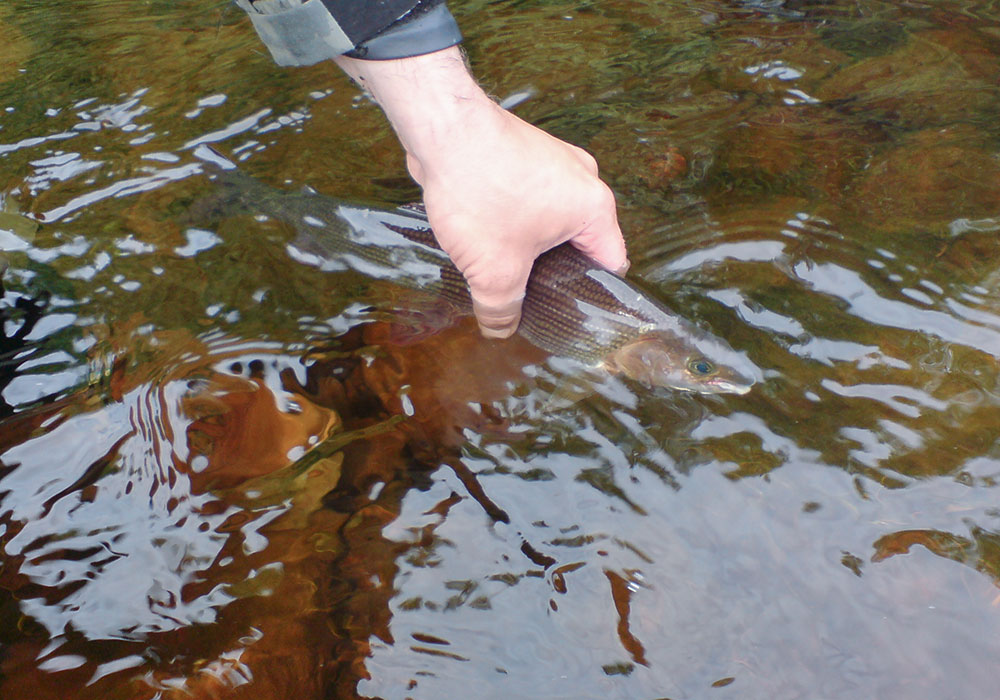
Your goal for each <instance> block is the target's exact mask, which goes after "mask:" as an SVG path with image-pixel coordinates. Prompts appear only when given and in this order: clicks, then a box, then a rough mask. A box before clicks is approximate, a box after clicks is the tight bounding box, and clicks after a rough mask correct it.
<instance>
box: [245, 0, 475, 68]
mask: <svg viewBox="0 0 1000 700" xmlns="http://www.w3.org/2000/svg"><path fill="white" fill-rule="evenodd" d="M236 4H237V5H239V6H240V7H241V8H243V9H244V10H246V12H247V13H248V14H249V15H250V19H251V21H252V22H253V26H254V28H255V29H256V30H257V33H258V34H259V35H260V38H261V39H262V40H263V41H264V44H265V45H266V46H267V48H268V50H269V51H270V52H271V55H272V56H273V57H274V60H275V61H276V62H277V63H278V65H282V66H306V65H312V64H313V63H319V62H320V61H324V60H327V59H330V58H333V57H334V56H338V55H340V54H348V55H350V56H352V57H355V58H364V59H370V60H381V59H390V58H406V57H408V56H418V55H421V54H425V53H431V52H432V51H438V50H440V49H444V48H447V47H449V46H454V45H455V44H457V43H459V42H460V41H461V40H462V35H461V32H459V29H458V25H457V24H456V23H455V20H454V18H453V17H452V16H451V13H450V12H448V8H447V6H446V5H445V4H444V0H236Z"/></svg>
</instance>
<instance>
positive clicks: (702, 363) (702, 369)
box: [688, 357, 716, 377]
mask: <svg viewBox="0 0 1000 700" xmlns="http://www.w3.org/2000/svg"><path fill="white" fill-rule="evenodd" d="M688 369H689V370H690V371H691V374H697V375H698V376H701V377H707V376H708V375H710V374H715V372H716V369H715V365H713V364H712V363H711V362H709V361H708V360H706V359H705V358H703V357H699V358H696V359H694V360H691V361H690V362H688Z"/></svg>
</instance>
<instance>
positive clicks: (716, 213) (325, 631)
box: [0, 2, 1000, 700]
mask: <svg viewBox="0 0 1000 700" xmlns="http://www.w3.org/2000/svg"><path fill="white" fill-rule="evenodd" d="M454 9H455V10H456V13H457V14H460V16H461V18H462V23H463V26H464V27H465V29H466V34H467V35H468V37H469V40H468V42H467V45H468V48H469V51H470V54H471V57H472V59H473V62H474V63H475V64H476V69H477V73H478V74H479V75H480V76H481V77H482V79H483V81H484V83H485V84H486V85H487V87H488V88H489V89H490V90H491V92H493V93H494V94H497V95H499V96H505V95H508V94H512V93H515V92H517V91H520V90H524V89H526V88H531V89H532V90H534V91H535V97H533V98H531V99H529V100H528V101H527V102H525V103H524V104H523V105H522V106H520V107H519V108H518V110H519V113H521V114H522V115H523V116H525V117H527V118H529V119H531V120H533V121H535V122H536V123H539V124H543V125H544V126H546V128H549V129H551V130H552V131H554V132H555V133H557V134H559V135H560V136H563V137H564V138H567V139H570V140H572V141H574V142H576V143H579V144H581V145H583V146H586V147H588V148H589V149H590V150H592V151H593V152H594V153H595V154H596V155H597V156H598V158H599V160H600V162H601V165H602V172H603V173H604V175H605V177H606V178H607V179H608V181H609V182H610V183H611V184H612V186H613V187H614V188H615V190H616V192H617V193H618V196H619V202H620V206H621V218H622V223H623V228H624V229H625V230H626V232H627V236H628V238H629V243H630V250H631V257H632V259H633V273H632V274H633V275H634V278H635V279H636V280H637V281H639V282H640V283H641V284H643V285H644V286H645V287H646V288H647V289H650V290H651V291H652V292H654V293H656V294H657V295H659V296H661V298H663V299H664V301H665V302H666V303H668V304H670V305H672V306H673V307H674V308H675V309H677V310H678V311H680V312H682V313H683V314H684V315H685V316H687V317H688V318H690V319H691V320H693V321H695V322H697V323H699V324H700V325H703V326H705V327H707V328H709V329H711V330H712V331H714V332H715V333H717V334H720V335H723V336H725V337H726V338H727V339H728V340H729V341H730V343H731V344H732V345H733V346H734V347H737V348H738V349H741V350H745V351H746V352H747V353H748V354H749V355H750V356H751V358H752V359H753V360H754V361H755V362H756V363H757V364H758V365H759V366H760V367H761V368H763V369H764V371H765V374H766V377H767V380H766V382H765V383H764V384H762V385H761V386H759V387H756V388H755V389H754V391H753V392H752V393H751V394H749V395H748V396H744V397H715V398H704V397H691V396H687V395H682V394H671V393H662V394H656V395H652V394H649V393H646V392H644V391H643V390H642V389H641V388H639V387H635V386H632V385H625V384H622V383H619V382H616V381H611V380H609V381H608V382H606V383H605V384H603V385H601V386H599V387H597V392H596V393H595V394H594V395H593V396H591V397H588V398H585V399H583V400H580V401H578V402H576V403H574V404H572V405H568V406H564V405H562V403H563V402H558V401H556V402H553V401H552V394H553V392H556V393H558V388H559V386H560V382H561V379H562V378H561V375H560V373H559V368H558V363H554V364H553V363H547V362H545V360H544V358H539V357H538V355H537V353H536V352H534V351H533V350H532V349H531V348H530V347H528V346H526V344H524V343H522V342H520V341H516V340H515V341H512V342H510V343H507V344H503V345H500V346H498V345H496V344H490V343H486V342H483V341H480V340H479V339H478V338H477V337H476V334H475V333H474V331H473V329H472V328H471V325H470V324H469V323H468V322H467V321H466V322H460V323H458V324H457V325H455V326H453V327H449V328H447V329H445V330H443V331H441V332H438V333H436V334H433V335H431V336H430V337H426V338H422V339H419V340H418V342H413V337H412V334H413V331H414V327H416V329H417V331H418V338H419V335H421V334H419V330H420V328H422V327H423V325H424V321H426V318H425V317H424V316H419V315H418V316H414V315H413V311H412V310H413V308H414V307H418V308H420V309H423V310H424V311H422V313H427V314H431V316H432V320H433V308H432V307H431V308H430V309H428V308H427V306H426V305H427V301H426V300H414V299H410V298H409V297H407V296H404V294H405V293H403V292H400V293H399V296H390V294H389V292H388V291H387V290H386V289H384V288H380V287H377V286H374V285H372V284H370V283H369V282H368V281H366V280H364V279H360V278H357V277H353V276H352V277H348V276H344V275H322V274H321V273H319V272H317V271H315V270H313V269H311V268H309V267H306V266H303V265H299V264H298V263H295V262H294V261H293V260H292V259H291V258H289V256H288V255H287V253H286V251H285V244H286V243H287V242H288V241H289V240H290V239H291V238H292V236H293V232H291V231H289V230H286V229H283V228H282V227H281V226H279V225H277V224H275V223H273V222H270V221H258V220H256V219H254V218H253V217H252V216H248V215H230V216H225V217H222V218H221V219H220V218H219V217H206V216H204V212H203V206H202V203H203V202H204V201H205V200H204V198H205V197H206V196H208V197H210V194H211V187H212V186H211V183H210V181H209V179H208V177H207V176H206V166H205V165H204V163H203V162H202V161H201V160H199V159H198V158H196V157H195V156H194V151H195V149H196V148H197V146H198V145H201V144H206V143H208V144H213V145H215V146H216V147H217V148H219V150H221V151H222V152H224V153H226V154H227V155H230V156H232V157H234V158H236V159H239V160H240V161H241V163H242V167H243V168H244V169H245V170H246V171H247V172H249V173H250V174H252V175H254V176H255V177H258V178H259V179H262V180H264V181H266V182H268V183H270V184H273V185H278V186H286V187H289V188H297V187H300V186H302V185H303V184H306V183H308V184H310V185H311V186H313V187H315V188H316V189H319V190H321V191H324V192H327V193H330V194H335V195H337V196H340V197H343V198H346V199H353V200H358V201H367V202H371V201H375V202H381V203H384V204H386V205H390V204H394V203H399V202H405V201H409V200H412V199H415V198H416V196H417V194H418V193H417V192H416V191H415V189H414V188H413V186H412V185H410V184H409V183H408V182H407V181H406V180H405V179H404V178H403V177H402V175H403V173H404V170H403V167H402V159H401V157H400V155H399V153H398V149H397V146H396V145H395V142H394V140H393V138H392V136H391V134H390V133H389V132H388V130H387V129H386V127H385V125H384V123H383V122H382V121H381V119H380V118H379V116H378V113H377V111H376V110H375V109H374V108H373V107H371V106H370V105H368V104H367V103H365V102H364V101H362V100H359V99H357V96H356V93H355V91H354V90H353V89H352V88H351V87H350V86H348V85H347V84H346V82H345V81H344V80H343V79H342V78H340V77H339V76H338V75H337V74H336V73H335V72H334V71H333V70H331V68H329V67H317V68H310V69H305V70H299V71H291V72H289V71H282V70H279V69H276V68H274V67H273V66H272V65H271V64H270V62H269V59H267V57H266V56H264V55H263V54H261V53H260V47H259V45H258V44H257V42H256V39H255V37H253V36H252V32H251V30H250V28H249V27H248V26H247V24H246V22H245V21H244V20H243V18H242V17H241V16H240V14H239V13H238V12H237V11H235V10H232V9H229V8H228V7H227V6H221V5H220V6H206V5H202V4H198V3H180V4H177V3H173V4H166V3H164V4H154V5H152V6H148V7H147V6H144V7H142V8H138V7H136V6H135V5H134V4H131V3H121V2H101V3H89V4H88V6H87V7H76V6H74V7H73V8H72V11H70V9H69V6H68V5H62V4H55V5H47V6H44V7H40V6H38V5H37V4H27V3H10V4H9V7H8V6H5V8H4V9H3V10H2V11H0V24H2V26H3V28H4V30H5V36H6V37H7V43H6V45H5V48H4V49H3V50H2V51H0V80H2V81H3V82H2V84H0V110H2V111H0V173H2V176H3V177H2V180H0V189H2V192H3V210H4V211H3V213H2V214H0V229H2V230H0V246H2V248H3V250H4V253H3V255H4V260H5V261H6V263H7V265H8V266H9V269H8V270H7V273H6V275H5V277H4V294H3V298H2V306H0V310H2V313H3V314H4V326H3V329H4V335H5V340H3V341H2V345H0V382H2V383H3V387H2V389H0V398H2V399H3V404H2V405H0V410H2V412H3V413H2V415H3V418H2V423H0V528H2V529H0V547H2V552H3V559H2V566H0V645H2V647H0V696H2V697H4V698H7V697H11V698H21V697H23V698H29V697H30V698H49V697H51V698H55V697H59V698H65V697H73V698H118V697H121V698H153V697H162V698H171V697H190V696H192V695H193V696H194V697H204V698H211V697H242V696H250V695H253V696H256V697H273V698H284V697H298V698H311V697H317V698H318V697H353V696H359V697H382V698H404V697H413V698H442V697H445V698H450V697H464V696H467V695H470V694H473V692H474V694H475V695H476V696H477V697H498V698H499V697H532V698H536V697H537V698H590V697H593V698H598V697H601V698H604V697H612V698H616V697H620V698H648V699H649V700H652V699H654V698H663V697H668V698H673V699H675V700H676V699H677V698H701V697H719V698H726V697H740V698H746V697H750V698H801V697H824V698H855V697H878V698H942V697H955V698H973V697H991V696H992V694H993V688H995V685H996V681H997V676H998V673H997V671H996V669H995V659H996V657H997V652H998V650H1000V636H998V634H997V632H996V630H997V629H998V624H997V623H998V620H997V614H998V612H997V610H998V607H997V601H998V599H1000V593H998V591H997V580H998V577H1000V559H998V555H997V551H998V550H997V541H998V540H997V534H998V522H997V519H998V517H1000V510H998V508H997V505H996V487H997V479H998V474H1000V455H998V444H997V438H998V429H997V427H996V426H997V425H1000V383H998V374H1000V371H998V363H1000V272H998V270H997V265H998V260H1000V258H998V255H997V253H998V247H1000V243H998V241H1000V239H998V232H1000V218H998V217H1000V184H998V183H1000V177H998V176H1000V160H998V152H1000V134H998V128H1000V127H998V124H1000V122H998V121H997V119H996V114H997V107H998V100H1000V96H998V91H997V79H998V77H1000V67H998V62H997V56H998V55H1000V26H998V20H1000V16H998V14H997V11H996V9H995V8H993V7H992V6H991V5H988V4H985V5H976V4H967V5H959V4H957V3H954V4H950V3H946V4H944V5H942V4H940V3H936V4H934V5H927V6H920V5H914V6H908V7H906V8H900V7H897V6H895V5H893V4H889V3H885V4H872V5H869V6H866V7H865V8H863V9H859V8H858V7H857V6H855V5H853V4H847V3H830V4H826V5H822V6H814V5H810V4H805V3H803V4H796V3H792V2H786V3H738V2H731V3H699V4H694V5H693V4H690V3H666V4H664V3H633V4H624V3H602V4H600V5H583V6H580V5H565V4H560V3H520V4H516V5H515V4H506V5H505V4H500V5H489V6H486V5H485V4H478V3H456V4H455V6H454ZM373 303H375V304H376V306H377V309H376V310H375V311H372V310H371V305H372V304H373ZM395 307H400V308H403V309H407V311H405V312H404V313H403V314H393V313H391V312H390V310H391V309H392V308H395ZM430 325H434V323H431V324H430ZM422 335H426V333H423V334H422ZM472 688H474V689H475V690H474V691H472V690H470V689H472Z"/></svg>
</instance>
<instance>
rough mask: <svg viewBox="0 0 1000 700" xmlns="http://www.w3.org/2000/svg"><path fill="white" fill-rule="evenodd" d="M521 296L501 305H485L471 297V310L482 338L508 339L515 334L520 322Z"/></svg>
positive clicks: (522, 298) (522, 299) (522, 297)
mask: <svg viewBox="0 0 1000 700" xmlns="http://www.w3.org/2000/svg"><path fill="white" fill-rule="evenodd" d="M523 301H524V296H523V295H522V296H521V297H520V298H518V299H514V300H513V301H508V302H506V303H501V304H486V303H483V302H481V301H479V300H478V299H476V297H472V310H473V312H475V314H476V320H477V321H478V322H479V332H480V333H482V334H483V337H484V338H509V337H510V336H512V335H514V333H516V332H517V324H518V323H520V321H521V304H522V302H523Z"/></svg>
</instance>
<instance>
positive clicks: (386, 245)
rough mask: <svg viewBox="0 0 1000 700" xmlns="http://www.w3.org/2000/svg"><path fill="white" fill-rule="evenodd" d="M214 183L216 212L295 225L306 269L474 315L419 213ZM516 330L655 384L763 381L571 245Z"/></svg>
mask: <svg viewBox="0 0 1000 700" xmlns="http://www.w3.org/2000/svg"><path fill="white" fill-rule="evenodd" d="M215 179H216V181H217V184H218V192H217V193H216V194H215V196H214V197H215V199H214V203H212V204H211V205H210V206H211V207H212V208H214V209H217V210H218V209H221V210H222V212H224V213H226V214H230V215H232V214H236V213H246V214H251V215H254V216H259V215H261V214H263V215H266V216H269V217H271V218H274V219H277V220H279V221H283V222H285V223H287V224H289V225H290V226H291V227H293V228H294V229H295V231H296V232H297V236H296V238H295V240H294V241H293V242H292V243H291V244H290V246H289V250H290V253H291V254H292V255H293V257H295V258H296V259H298V260H299V261H300V262H304V263H308V264H311V265H315V266H318V267H320V268H321V269H329V270H338V269H345V268H348V269H353V270H355V271H357V272H360V273H362V274H365V275H369V276H372V277H375V278H380V279H387V280H389V281H391V282H393V283H395V284H398V285H401V286H404V287H411V288H415V289H420V290H422V291H425V292H431V293H434V294H436V295H438V296H439V297H441V298H442V299H444V300H446V301H447V302H449V303H450V304H452V305H453V306H454V307H455V308H456V310H458V311H460V312H465V313H471V312H472V302H471V297H470V295H469V289H468V286H467V285H466V282H465V278H464V277H463V276H462V274H461V272H459V270H458V269H457V268H456V267H455V266H454V265H453V264H452V262H451V260H450V259H449V258H448V256H447V255H446V254H445V253H444V252H443V251H442V250H441V249H440V247H439V246H438V244H437V241H436V239H435V238H434V234H433V231H432V230H431V228H430V225H429V222H428V220H427V216H426V214H425V212H424V211H423V208H422V207H419V206H408V207H400V208H398V209H395V210H382V209H377V208H369V207H361V206H357V205H354V204H350V203H346V202H342V201H339V200H336V199H334V198H332V197H327V196H325V195H322V194H319V193H316V192H314V191H305V192H287V191H282V190H278V189H275V188H272V187H269V186H267V185H264V184H263V183H261V182H258V181H257V180H254V179H253V178H250V177H249V176H247V175H245V174H243V173H241V172H239V171H236V170H227V171H224V172H221V173H219V174H218V175H216V177H215ZM216 213H219V212H218V211H217V212H216ZM518 333H519V334H520V335H521V336H523V337H524V338H525V339H527V340H528V341H529V342H531V343H532V344H534V345H535V346H537V347H539V348H541V349H542V350H544V351H546V352H548V353H551V354H553V355H558V356H562V357H570V358H574V359H577V360H579V361H582V362H584V363H586V364H588V365H603V366H604V367H606V368H607V369H609V370H611V371H619V372H622V373H624V374H625V375H627V376H629V377H631V378H633V379H636V380H637V381H640V382H643V383H645V384H647V385H650V386H664V387H671V388H675V389H681V390H685V391H697V392H701V393H740V394H742V393H746V392H747V391H748V390H749V388H750V386H752V385H753V384H754V382H755V381H756V379H757V378H758V377H759V375H760V372H759V370H758V369H757V367H756V366H755V365H754V364H753V363H752V362H750V360H749V359H747V357H746V356H745V355H744V354H742V353H738V352H736V351H734V350H733V349H732V348H731V347H729V345H728V344H727V343H726V342H725V341H723V340H721V339H720V338H717V337H715V336H713V335H711V334H709V333H707V332H705V331H704V330H702V329H700V328H698V327H697V326H695V325H693V324H692V323H690V322H688V321H687V320H685V319H683V318H681V317H680V316H679V315H677V314H676V313H674V312H673V311H671V310H670V309H668V308H667V307H666V306H665V305H663V304H662V303H660V302H659V301H658V300H656V299H655V298H653V297H651V296H649V295H648V294H646V293H645V292H644V291H642V290H641V289H639V288H638V287H636V286H634V285H633V284H631V283H630V282H628V281H627V280H626V279H624V278H622V277H619V276H617V275H615V274H614V273H611V272H609V271H607V270H605V269H604V268H602V267H600V266H599V265H598V264H597V263H595V262H594V261H593V260H591V259H590V258H589V257H587V256H586V255H584V254H583V253H581V252H580V251H579V250H577V249H576V248H575V247H573V246H572V245H571V244H568V243H564V244H562V245H559V246H557V247H555V248H553V249H551V250H549V251H547V252H545V253H543V254H542V255H541V256H539V257H538V259H537V260H536V261H535V264H534V267H533V268H532V271H531V275H530V277H529V279H528V285H527V290H526V294H525V298H524V305H523V309H522V315H521V322H520V326H519V327H518ZM698 363H701V364H700V365H699V364H698ZM703 368H707V370H706V371H705V372H700V370H701V369H703ZM696 370H699V371H696Z"/></svg>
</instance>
